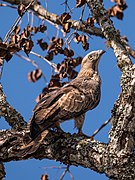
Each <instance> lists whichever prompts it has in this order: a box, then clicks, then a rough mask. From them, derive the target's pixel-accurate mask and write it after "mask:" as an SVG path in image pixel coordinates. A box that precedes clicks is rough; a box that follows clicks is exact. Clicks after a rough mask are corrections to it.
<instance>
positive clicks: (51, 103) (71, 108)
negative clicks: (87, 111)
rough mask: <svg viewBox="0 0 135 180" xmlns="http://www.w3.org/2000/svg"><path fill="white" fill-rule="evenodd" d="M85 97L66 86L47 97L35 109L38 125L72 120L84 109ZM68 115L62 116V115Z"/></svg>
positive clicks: (75, 89) (73, 88) (76, 90)
mask: <svg viewBox="0 0 135 180" xmlns="http://www.w3.org/2000/svg"><path fill="white" fill-rule="evenodd" d="M84 99H85V96H84V94H82V92H80V91H79V90H78V89H77V88H75V87H73V86H70V85H69V86H66V87H63V88H60V89H58V90H56V91H54V92H52V93H49V94H48V95H47V96H44V97H43V99H42V100H41V101H40V102H39V103H38V104H37V106H36V107H35V109H34V115H35V119H34V121H35V122H36V123H37V124H42V123H43V122H45V121H46V120H47V119H50V120H51V119H53V118H54V116H55V119H58V120H59V119H63V118H64V119H70V118H72V117H71V114H72V116H74V115H75V114H76V113H78V112H80V111H81V110H82V108H83V104H84ZM63 112H64V113H65V112H66V114H65V115H64V114H62V113H63Z"/></svg>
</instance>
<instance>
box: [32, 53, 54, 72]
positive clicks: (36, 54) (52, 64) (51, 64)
mask: <svg viewBox="0 0 135 180" xmlns="http://www.w3.org/2000/svg"><path fill="white" fill-rule="evenodd" d="M30 54H33V55H35V56H37V57H38V58H41V59H43V60H44V61H46V62H47V63H48V64H49V65H50V66H51V67H52V68H53V69H55V72H57V65H56V64H55V63H51V62H50V61H48V60H47V59H46V58H45V57H43V56H41V55H40V54H38V53H35V52H33V51H31V52H30Z"/></svg>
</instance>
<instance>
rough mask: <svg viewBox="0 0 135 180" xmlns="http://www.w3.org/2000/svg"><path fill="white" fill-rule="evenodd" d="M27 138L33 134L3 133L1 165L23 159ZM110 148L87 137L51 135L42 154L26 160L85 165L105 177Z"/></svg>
mask: <svg viewBox="0 0 135 180" xmlns="http://www.w3.org/2000/svg"><path fill="white" fill-rule="evenodd" d="M24 136H25V138H24ZM27 136H29V131H27V133H26V131H25V130H23V131H20V132H18V131H14V130H9V131H0V145H1V146H0V161H3V162H8V161H11V160H20V159H22V154H21V153H20V148H21V146H22V145H23V143H24V139H27ZM106 147H107V146H106V144H103V143H99V142H97V141H95V140H93V141H91V139H88V138H85V137H78V136H77V135H71V134H69V133H68V134H66V133H62V134H61V133H56V132H50V133H49V134H48V136H47V137H46V138H45V141H44V142H43V143H42V144H41V146H40V148H39V149H38V151H37V152H35V153H34V154H28V155H26V156H24V157H23V159H28V158H36V159H44V158H48V159H55V160H57V161H60V162H63V163H64V164H71V165H75V166H78V165H81V166H83V167H89V168H91V169H93V170H95V171H97V172H100V173H102V172H103V171H104V163H103V162H104V161H106V159H104V156H103V154H104V153H105V152H106ZM19 153H20V154H19ZM101 162H102V163H103V164H102V163H101Z"/></svg>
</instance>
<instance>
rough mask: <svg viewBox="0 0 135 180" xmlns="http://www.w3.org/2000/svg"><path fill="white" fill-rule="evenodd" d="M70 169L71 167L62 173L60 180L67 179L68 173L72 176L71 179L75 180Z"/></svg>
mask: <svg viewBox="0 0 135 180" xmlns="http://www.w3.org/2000/svg"><path fill="white" fill-rule="evenodd" d="M69 167H70V165H67V167H66V169H65V171H64V172H63V173H62V175H61V176H60V180H63V178H64V177H65V175H66V173H67V172H68V173H69V175H70V177H71V178H72V180H74V176H73V174H72V173H71V172H70V170H69Z"/></svg>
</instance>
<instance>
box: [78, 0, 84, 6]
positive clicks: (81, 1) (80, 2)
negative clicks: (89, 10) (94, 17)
mask: <svg viewBox="0 0 135 180" xmlns="http://www.w3.org/2000/svg"><path fill="white" fill-rule="evenodd" d="M85 3H86V0H76V7H81V6H83V5H84V4H85Z"/></svg>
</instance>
